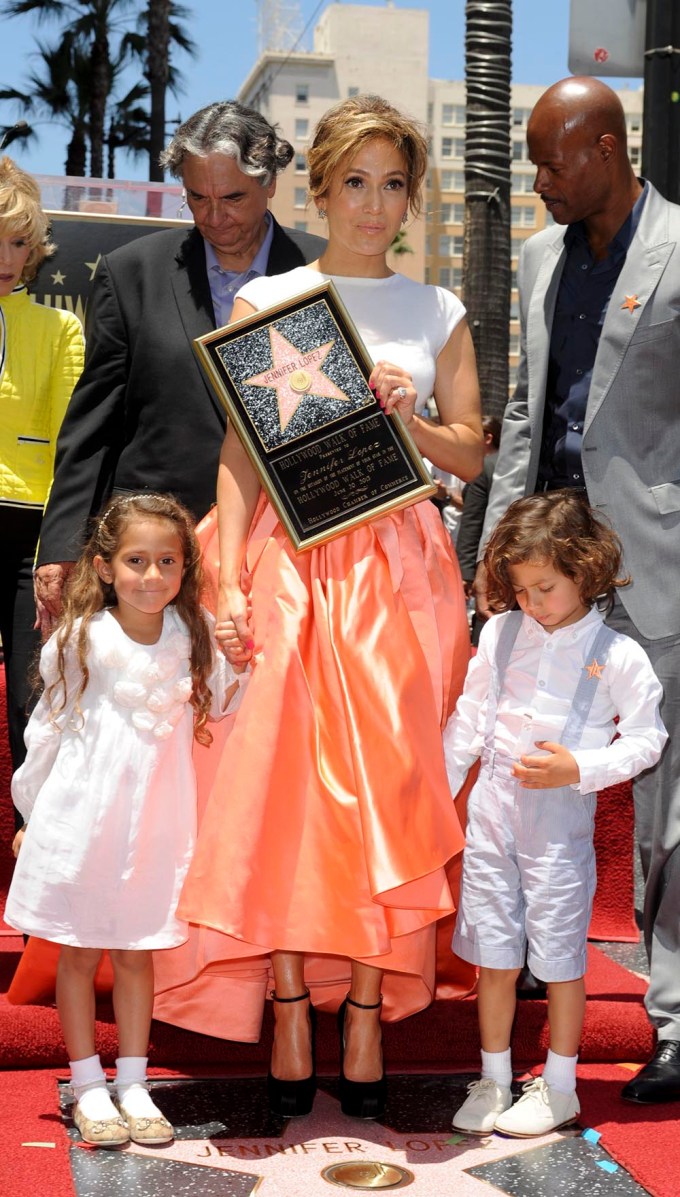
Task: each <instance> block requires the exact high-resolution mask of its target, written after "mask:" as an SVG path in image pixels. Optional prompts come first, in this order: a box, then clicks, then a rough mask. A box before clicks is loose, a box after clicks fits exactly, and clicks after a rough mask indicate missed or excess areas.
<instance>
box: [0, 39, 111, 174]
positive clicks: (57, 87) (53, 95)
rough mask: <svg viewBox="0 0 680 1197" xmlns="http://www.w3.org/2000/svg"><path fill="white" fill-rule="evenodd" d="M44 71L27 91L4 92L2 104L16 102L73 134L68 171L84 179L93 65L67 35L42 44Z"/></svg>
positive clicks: (28, 83)
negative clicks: (90, 81) (6, 101)
mask: <svg viewBox="0 0 680 1197" xmlns="http://www.w3.org/2000/svg"><path fill="white" fill-rule="evenodd" d="M38 51H39V56H40V58H41V59H42V64H43V67H44V70H42V71H40V70H36V71H34V72H32V74H30V75H29V76H28V78H27V80H26V83H25V90H24V91H20V90H19V89H18V88H13V87H5V88H2V89H0V100H13V101H15V103H17V104H18V105H19V107H20V109H21V111H22V113H23V114H24V115H26V116H33V115H34V114H35V115H38V116H43V115H44V116H47V117H52V118H53V119H55V120H56V121H57V122H58V123H60V124H64V125H66V127H67V128H68V129H69V130H70V134H71V136H70V139H69V143H68V148H67V151H66V162H65V163H64V171H65V174H67V175H75V176H82V175H84V174H85V173H86V166H87V139H88V109H89V96H88V89H89V77H90V76H89V62H88V60H87V58H86V57H85V56H84V55H83V54H82V53H81V51H80V49H79V47H78V45H77V43H76V41H75V39H74V38H73V37H72V36H71V35H70V34H67V35H64V37H63V38H62V40H61V41H60V42H59V44H58V45H56V46H53V47H50V46H46V45H41V44H40V43H38Z"/></svg>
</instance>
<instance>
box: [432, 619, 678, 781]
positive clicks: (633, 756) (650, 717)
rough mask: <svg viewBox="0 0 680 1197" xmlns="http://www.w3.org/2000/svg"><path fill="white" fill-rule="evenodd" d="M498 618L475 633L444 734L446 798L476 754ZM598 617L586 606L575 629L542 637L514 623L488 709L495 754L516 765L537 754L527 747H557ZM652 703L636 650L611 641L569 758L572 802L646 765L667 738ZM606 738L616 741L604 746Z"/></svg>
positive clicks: (530, 624) (537, 628)
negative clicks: (575, 777)
mask: <svg viewBox="0 0 680 1197" xmlns="http://www.w3.org/2000/svg"><path fill="white" fill-rule="evenodd" d="M505 618H506V616H504V615H495V616H493V617H492V618H491V619H490V620H489V621H488V623H486V624H485V625H484V628H483V629H482V634H481V637H480V641H479V649H478V651H477V653H476V655H475V656H474V657H473V658H472V660H471V661H470V665H469V668H468V672H467V677H466V679H465V688H464V690H463V693H462V695H461V697H460V698H459V700H458V703H457V705H456V710H455V712H454V713H453V715H452V716H451V718H450V720H449V722H448V723H447V725H446V728H445V730H444V755H445V758H446V768H447V772H448V776H449V784H450V786H451V790H452V792H453V793H454V794H456V793H457V792H458V790H459V789H460V787H461V785H462V784H463V781H464V780H465V775H466V773H467V771H468V769H469V768H470V766H471V765H472V764H473V763H474V761H476V760H477V758H478V757H479V756H480V755H481V752H482V748H483V745H484V728H485V722H486V707H487V700H488V693H489V687H490V683H491V670H492V664H493V661H494V660H495V657H496V648H497V644H498V636H499V633H500V629H501V627H502V621H503V620H504V619H505ZM602 618H603V617H602V615H601V614H600V613H599V612H598V611H597V610H596V608H594V607H593V608H592V609H591V610H590V611H589V612H588V614H587V615H584V617H583V619H580V620H579V621H578V623H573V624H570V625H569V626H568V627H566V628H558V629H557V631H555V632H552V633H548V632H546V631H545V630H544V629H543V628H542V627H541V625H540V624H539V623H537V622H536V620H535V619H532V618H531V617H530V616H528V615H524V616H523V617H522V624H521V627H520V629H519V632H518V634H517V639H516V641H515V645H514V648H513V650H512V655H511V657H510V661H509V663H508V667H507V669H506V672H505V680H504V683H503V687H502V691H501V695H500V698H499V703H498V710H497V714H496V724H495V729H494V748H495V750H496V751H497V752H499V753H501V754H502V755H503V756H506V757H510V758H511V759H513V760H519V758H520V756H522V755H525V754H530V755H540V754H541V750H540V749H538V748H536V741H537V740H551V741H557V740H559V736H560V733H561V731H562V728H563V727H564V723H565V720H566V718H567V715H568V713H569V710H570V708H571V704H572V701H573V698H574V693H575V691H576V687H577V685H578V682H579V680H580V677H581V675H582V673H583V669H584V664H583V662H584V659H585V660H586V662H588V663H589V664H590V665H591V667H593V666H594V667H595V672H597V668H598V662H596V661H594V659H593V662H591V661H590V657H589V656H588V646H589V643H590V644H592V643H593V641H594V639H595V636H596V635H597V632H598V630H599V628H600V625H601V623H602ZM662 695H663V691H662V689H661V684H660V682H659V680H658V678H657V676H656V674H655V673H654V670H653V669H652V666H651V664H650V661H649V658H648V657H647V654H646V653H645V651H644V649H642V648H641V647H640V645H639V644H637V643H636V642H635V641H634V640H631V639H630V637H629V636H623V635H621V634H620V633H617V635H616V638H615V639H614V640H613V642H612V644H611V645H610V648H609V655H608V657H607V661H606V664H605V665H604V666H603V667H602V668H601V677H600V680H599V682H598V683H597V689H596V691H595V697H594V700H593V705H592V707H591V710H590V714H589V716H588V719H587V722H586V727H585V728H584V730H583V735H582V738H581V744H580V747H579V748H578V749H577V750H576V751H574V752H573V756H574V758H575V760H576V762H577V764H578V767H579V770H580V775H581V776H580V781H579V782H578V783H577V784H576V785H574V786H573V787H572V788H573V789H575V790H579V791H580V792H581V793H582V794H590V793H593V792H596V791H598V790H603V789H605V788H606V787H607V786H610V785H613V784H614V783H615V782H619V781H626V780H628V779H629V778H631V777H635V776H636V775H637V774H638V773H640V772H642V770H643V769H647V768H649V767H650V766H651V765H653V764H655V763H656V761H657V760H658V759H659V756H660V755H661V750H662V749H663V746H664V744H665V742H666V740H667V739H668V733H667V732H666V729H665V727H664V725H663V723H662V722H661V718H660V716H659V703H660V701H661V698H662ZM615 715H618V716H619V722H618V724H617V725H615V724H614V716H615ZM616 732H618V738H617V739H616V740H615V741H614V742H613V743H611V739H612V736H613V735H614V734H615V733H616Z"/></svg>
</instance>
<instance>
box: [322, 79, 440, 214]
mask: <svg viewBox="0 0 680 1197" xmlns="http://www.w3.org/2000/svg"><path fill="white" fill-rule="evenodd" d="M376 137H382V138H385V140H387V141H390V142H391V143H392V145H394V146H395V147H396V148H397V149H398V150H399V151H400V152H401V153H402V154H403V156H404V160H405V163H406V174H407V177H408V202H409V208H410V209H411V213H412V215H413V216H417V215H418V213H419V212H420V209H421V207H422V186H423V179H424V178H425V172H426V170H427V139H426V137H425V135H424V133H423V131H422V129H421V127H420V125H418V124H417V122H416V121H414V120H411V118H410V117H407V116H404V115H403V113H401V112H399V110H398V109H397V108H393V107H392V105H391V104H388V103H387V100H383V99H381V97H380V96H352V97H351V98H350V99H348V100H343V101H342V102H341V103H340V104H336V105H335V106H334V107H333V108H330V109H329V111H328V112H326V113H325V114H324V116H322V117H321V120H320V121H319V123H318V125H317V126H316V131H315V133H314V140H313V141H312V144H311V146H310V148H309V150H308V153H307V167H308V170H309V194H310V196H311V197H312V199H321V197H322V196H324V195H327V194H328V190H329V188H330V185H331V180H332V178H333V175H334V174H335V172H336V171H337V170H339V169H340V168H341V167H342V166H343V165H344V163H345V161H346V159H347V158H349V157H350V156H352V155H354V154H355V153H356V152H357V150H358V149H360V148H361V147H362V146H363V145H365V144H366V142H368V141H373V140H375V138H376Z"/></svg>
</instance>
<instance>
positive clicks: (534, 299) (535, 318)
mask: <svg viewBox="0 0 680 1197" xmlns="http://www.w3.org/2000/svg"><path fill="white" fill-rule="evenodd" d="M565 254H566V250H565V248H564V230H563V229H560V230H558V232H557V233H556V235H555V238H554V240H553V241H550V242H548V244H547V245H546V246H545V248H544V250H543V256H542V258H541V261H540V263H539V266H538V270H537V272H536V280H535V282H534V284H533V286H532V287H531V292H530V294H531V298H530V300H529V311H528V315H527V369H528V372H529V380H528V392H527V403H528V408H529V419H530V421H531V427H532V429H533V430H534V435H535V433H536V430H537V429H536V425H537V420H538V422H539V423H542V421H543V408H544V405H545V393H546V384H547V380H548V359H549V356H550V333H551V329H552V322H553V317H554V314H555V304H556V302H557V292H558V290H559V286H560V278H561V277H562V268H563V266H564V258H565Z"/></svg>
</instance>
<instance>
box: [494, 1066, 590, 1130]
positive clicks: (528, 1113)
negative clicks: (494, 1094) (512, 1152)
mask: <svg viewBox="0 0 680 1197" xmlns="http://www.w3.org/2000/svg"><path fill="white" fill-rule="evenodd" d="M580 1112H581V1107H580V1105H579V1102H578V1097H577V1096H576V1093H575V1092H574V1093H560V1092H559V1090H557V1089H553V1088H551V1086H550V1085H547V1084H546V1083H545V1081H544V1080H543V1077H542V1076H537V1077H534V1079H533V1081H529V1082H528V1084H526V1085H523V1086H522V1096H521V1097H520V1099H519V1101H517V1102H515V1104H514V1106H512V1108H511V1109H509V1110H506V1111H505V1113H504V1114H501V1115H500V1117H499V1118H497V1119H496V1124H495V1126H494V1130H497V1131H500V1133H501V1134H502V1135H512V1136H513V1138H517V1139H525V1138H526V1139H530V1138H533V1137H534V1135H548V1134H550V1132H551V1131H554V1130H558V1129H559V1127H561V1126H568V1125H569V1123H571V1122H575V1121H576V1119H577V1118H578V1115H579V1114H580Z"/></svg>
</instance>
